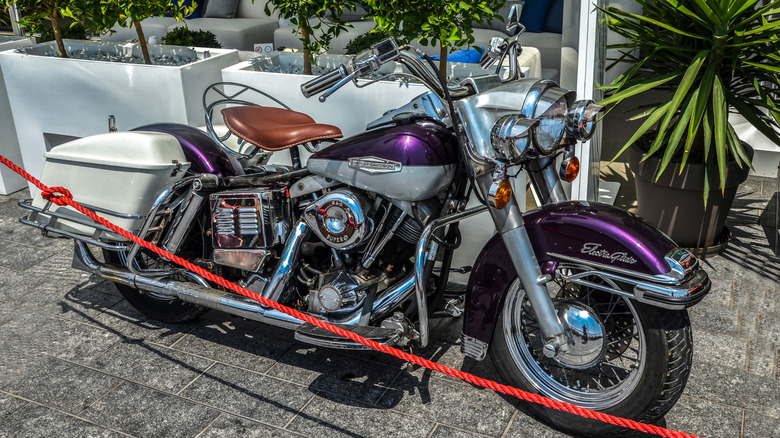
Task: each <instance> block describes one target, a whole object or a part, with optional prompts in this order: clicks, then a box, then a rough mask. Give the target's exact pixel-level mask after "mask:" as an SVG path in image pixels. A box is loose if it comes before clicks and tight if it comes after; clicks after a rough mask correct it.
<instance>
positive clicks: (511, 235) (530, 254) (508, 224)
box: [477, 163, 567, 357]
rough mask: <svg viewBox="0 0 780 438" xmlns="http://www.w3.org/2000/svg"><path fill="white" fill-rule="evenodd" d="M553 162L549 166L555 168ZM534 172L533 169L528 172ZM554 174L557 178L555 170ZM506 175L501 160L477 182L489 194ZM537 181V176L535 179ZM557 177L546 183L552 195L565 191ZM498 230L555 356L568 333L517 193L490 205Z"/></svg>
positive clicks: (548, 350) (547, 348) (548, 351)
mask: <svg viewBox="0 0 780 438" xmlns="http://www.w3.org/2000/svg"><path fill="white" fill-rule="evenodd" d="M552 167H553V166H547V168H552ZM529 174H532V172H529ZM553 176H555V177H556V178H557V175H556V174H555V171H554V170H553ZM503 179H506V170H505V168H504V167H503V165H502V164H500V163H499V164H497V166H496V170H495V171H494V172H493V173H492V174H489V173H488V174H484V175H482V176H479V177H478V178H477V185H478V186H479V190H480V192H481V193H482V194H483V195H485V196H486V197H488V196H489V194H490V193H493V192H495V190H494V188H495V185H496V184H498V183H499V182H500V181H502V180H503ZM532 182H533V183H536V180H535V179H532ZM559 186H560V181H558V184H557V186H556V185H555V184H552V180H551V181H550V184H546V185H544V186H543V187H545V188H548V189H549V190H548V192H549V193H552V195H550V196H563V197H565V194H564V192H563V189H562V188H561V187H559ZM488 211H490V216H491V217H492V218H493V223H494V224H495V225H496V230H497V231H498V233H499V234H500V235H501V238H502V239H503V241H504V245H506V248H507V251H508V252H509V256H510V258H511V259H512V265H513V266H514V268H515V271H516V272H517V274H518V277H519V278H520V281H521V282H522V284H523V288H524V289H525V291H526V295H527V296H528V300H529V301H530V302H531V307H532V308H533V310H534V313H535V314H536V319H537V321H539V329H540V331H541V333H542V336H543V337H544V354H545V355H547V356H548V357H552V356H554V355H555V354H557V353H558V351H560V349H561V348H565V346H566V345H567V339H566V334H565V331H564V327H563V325H562V324H561V321H560V320H559V318H558V314H557V312H556V310H555V306H554V305H553V302H552V298H550V295H549V293H548V292H547V287H546V286H545V284H546V283H547V282H549V281H550V280H552V278H550V276H549V275H546V274H543V273H542V270H541V268H540V266H539V262H538V260H537V259H536V254H535V252H534V249H533V245H532V244H531V239H530V237H529V236H528V232H527V231H526V229H525V225H524V223H523V215H522V213H521V211H520V207H519V206H518V205H517V198H516V197H515V195H514V193H511V195H510V196H509V202H508V203H507V204H506V205H504V206H503V208H497V207H495V206H491V207H490V208H488Z"/></svg>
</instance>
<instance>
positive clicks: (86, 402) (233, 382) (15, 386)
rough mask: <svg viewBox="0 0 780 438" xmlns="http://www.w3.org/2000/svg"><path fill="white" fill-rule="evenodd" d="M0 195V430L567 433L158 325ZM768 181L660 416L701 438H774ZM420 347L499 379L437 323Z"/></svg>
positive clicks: (234, 328) (280, 339) (209, 328)
mask: <svg viewBox="0 0 780 438" xmlns="http://www.w3.org/2000/svg"><path fill="white" fill-rule="evenodd" d="M26 195H27V193H26V191H22V192H19V193H16V194H13V195H10V196H1V197H0V437H28V436H29V437H54V436H56V437H84V436H90V437H92V436H94V437H128V436H132V437H198V438H202V437H244V436H253V437H305V436H308V437H317V438H320V437H335V436H345V437H363V436H370V437H394V436H399V437H401V436H402V437H437V438H438V437H564V436H568V435H566V434H563V433H560V432H558V431H555V430H552V429H550V428H548V427H546V426H544V425H543V424H541V423H540V422H538V421H537V420H535V419H534V418H532V417H530V416H529V415H528V414H527V413H526V411H525V410H524V409H523V408H522V407H521V406H519V404H518V402H517V401H516V400H514V399H512V398H510V397H506V396H502V395H498V394H496V393H493V392H491V391H489V390H486V389H480V388H476V387H474V386H472V385H469V384H466V383H464V382H460V381H457V380H455V379H452V378H450V377H448V376H443V375H438V374H437V373H434V372H431V371H428V370H424V369H419V368H417V367H407V366H406V365H404V364H403V363H401V361H399V360H397V359H395V358H392V357H387V356H383V355H382V354H380V353H376V352H343V351H329V350H325V349H319V348H314V347H311V346H308V345H305V344H300V343H298V342H296V341H295V340H294V338H293V336H292V334H291V333H289V332H286V331H284V330H280V329H277V328H273V327H269V326H266V325H263V324H259V323H255V322H252V321H246V320H243V319H241V318H236V317H232V316H229V315H226V314H222V313H218V312H210V313H207V314H206V315H204V317H202V318H201V319H200V320H199V321H196V322H195V323H188V324H179V325H170V324H161V323H158V322H155V321H152V320H149V319H147V318H145V317H143V316H141V315H140V314H139V313H138V312H136V311H135V310H133V308H131V307H130V306H129V305H128V304H127V303H126V302H125V301H124V300H123V299H122V297H121V295H120V294H119V293H118V292H117V290H116V288H115V287H114V286H113V285H112V284H110V283H107V282H101V281H98V280H97V279H95V278H91V277H90V276H89V275H87V274H84V273H82V272H80V271H76V270H73V269H71V268H70V251H71V246H70V243H69V241H66V240H61V239H45V238H42V237H41V236H39V235H38V234H37V233H36V232H34V231H33V230H31V229H29V228H28V227H24V226H22V225H20V224H18V222H17V220H16V219H17V218H18V216H20V215H21V210H20V209H19V208H18V207H16V205H15V204H16V201H17V200H18V199H21V198H23V197H25V196H26ZM775 202H776V193H775V181H774V180H772V179H762V178H751V179H750V180H749V181H748V182H747V183H746V184H744V185H743V186H742V187H741V188H740V191H739V194H738V196H737V200H736V203H735V207H734V209H733V211H732V214H731V216H730V218H729V227H730V229H731V231H732V232H733V236H734V238H733V240H732V242H731V244H730V246H729V248H728V250H727V251H726V252H725V253H724V254H723V255H720V256H717V257H712V258H709V259H707V260H705V264H706V266H707V270H708V272H709V273H710V276H711V277H712V279H713V284H714V286H713V290H712V293H711V294H710V295H709V296H708V297H707V298H706V299H705V300H704V301H703V302H702V303H701V304H699V305H697V306H695V307H694V308H693V309H691V311H690V316H691V321H692V324H693V329H694V330H693V336H694V340H695V353H694V364H693V370H692V374H691V378H690V381H689V383H688V386H687V388H686V390H685V393H684V394H683V396H682V398H681V399H680V401H679V402H678V403H677V405H676V406H675V407H674V408H673V409H672V411H671V412H670V413H669V414H668V415H667V416H666V417H665V419H664V420H663V421H662V422H661V423H660V424H661V425H664V426H666V427H669V428H672V429H675V430H682V431H685V432H689V433H693V434H697V435H700V436H708V437H780V382H778V355H779V354H780V350H779V348H780V342H779V341H778V338H779V337H780V260H779V259H778V258H777V257H776V256H775V255H774V243H775V238H776V236H777V230H776V229H775V228H774V226H775V225H774V208H775ZM433 322H434V329H433V333H432V335H433V342H432V345H431V346H429V347H428V348H426V349H424V350H423V351H421V352H419V353H420V354H422V355H424V356H426V357H428V358H432V359H434V360H437V361H440V362H441V363H444V364H447V365H450V366H454V367H456V368H460V369H463V370H466V371H470V372H474V373H475V374H477V375H479V376H482V377H486V378H491V379H498V376H497V374H496V372H495V370H494V368H493V366H492V364H491V363H490V362H489V361H484V362H475V361H473V360H470V359H464V358H463V356H462V355H461V354H460V353H459V346H458V342H459V341H458V334H459V332H460V324H461V323H460V321H459V320H434V321H433Z"/></svg>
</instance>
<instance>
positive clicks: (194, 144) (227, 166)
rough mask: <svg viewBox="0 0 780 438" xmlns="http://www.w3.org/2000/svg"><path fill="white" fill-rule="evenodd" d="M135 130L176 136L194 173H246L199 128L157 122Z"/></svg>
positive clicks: (233, 158)
mask: <svg viewBox="0 0 780 438" xmlns="http://www.w3.org/2000/svg"><path fill="white" fill-rule="evenodd" d="M133 131H152V132H163V133H166V134H170V135H172V136H174V137H176V140H178V141H179V144H180V145H181V148H182V150H183V151H184V156H185V157H187V160H189V162H190V164H191V166H190V172H192V173H195V174H198V173H212V174H214V175H217V176H221V177H225V176H237V175H243V174H244V169H243V168H242V167H241V164H240V163H239V162H238V160H237V159H236V158H235V157H234V156H232V155H230V154H228V153H227V152H225V151H224V150H223V149H222V148H220V147H219V146H218V145H217V144H216V143H215V142H214V140H212V139H211V137H209V136H208V135H207V134H206V133H205V132H203V131H201V130H200V129H198V128H194V127H192V126H189V125H183V124H179V123H155V124H152V125H146V126H141V127H140V128H135V129H133Z"/></svg>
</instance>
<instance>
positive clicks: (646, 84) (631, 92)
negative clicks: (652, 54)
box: [599, 70, 684, 105]
mask: <svg viewBox="0 0 780 438" xmlns="http://www.w3.org/2000/svg"><path fill="white" fill-rule="evenodd" d="M683 74H684V72H683V71H682V70H680V71H677V72H672V73H667V74H665V75H662V76H659V77H657V78H650V79H647V80H644V81H641V82H639V83H638V84H636V85H634V86H633V87H630V88H627V89H626V90H623V91H621V92H618V93H615V94H613V95H612V96H610V97H607V98H606V99H603V100H601V101H600V102H599V105H610V104H613V103H616V102H620V101H622V100H624V99H626V98H628V97H631V96H636V95H637V94H640V93H643V92H645V91H647V90H652V89H653V88H655V87H657V86H659V85H663V84H665V83H667V82H669V81H671V80H673V79H675V78H677V77H679V76H681V75H683Z"/></svg>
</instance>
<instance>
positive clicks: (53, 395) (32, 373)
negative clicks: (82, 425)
mask: <svg viewBox="0 0 780 438" xmlns="http://www.w3.org/2000/svg"><path fill="white" fill-rule="evenodd" d="M120 383H121V380H120V379H117V378H115V377H111V376H109V375H106V374H103V373H100V372H98V371H95V370H92V369H89V368H86V367H83V366H81V365H78V364H74V363H71V362H66V361H63V360H59V359H56V358H52V357H45V358H43V359H42V360H41V361H40V362H39V363H37V364H36V366H35V367H32V368H30V369H29V371H28V372H27V373H25V375H24V377H22V378H20V379H18V380H15V381H13V382H10V383H8V384H6V385H4V387H3V390H4V391H6V392H8V393H10V394H12V395H14V396H17V397H21V398H24V399H26V400H31V401H34V402H37V403H40V404H45V405H46V406H49V407H53V408H55V409H58V410H61V411H64V412H67V413H70V414H78V413H79V412H81V411H82V410H84V409H85V408H86V407H87V406H89V405H91V404H92V403H94V402H95V401H96V400H98V399H99V398H100V397H102V396H103V395H105V394H106V393H108V392H109V391H110V390H111V389H112V388H114V387H115V386H117V385H118V384H120Z"/></svg>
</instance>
